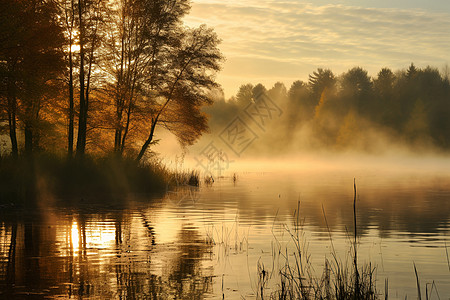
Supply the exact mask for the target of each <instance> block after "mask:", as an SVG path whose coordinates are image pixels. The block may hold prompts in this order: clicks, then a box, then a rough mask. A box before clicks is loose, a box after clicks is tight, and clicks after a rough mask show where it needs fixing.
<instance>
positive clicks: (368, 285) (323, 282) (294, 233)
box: [257, 182, 380, 300]
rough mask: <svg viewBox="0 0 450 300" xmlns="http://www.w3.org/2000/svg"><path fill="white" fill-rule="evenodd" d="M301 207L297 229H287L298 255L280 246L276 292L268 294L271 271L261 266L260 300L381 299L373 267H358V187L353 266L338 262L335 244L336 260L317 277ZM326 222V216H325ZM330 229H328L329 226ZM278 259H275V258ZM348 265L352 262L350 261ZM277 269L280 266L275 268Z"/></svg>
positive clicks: (296, 218)
mask: <svg viewBox="0 0 450 300" xmlns="http://www.w3.org/2000/svg"><path fill="white" fill-rule="evenodd" d="M299 211H300V205H299V207H298V209H297V210H296V213H295V216H294V220H295V224H294V225H295V226H294V228H293V229H290V228H288V227H285V228H286V231H287V233H288V234H289V237H290V239H291V241H292V243H293V245H294V252H293V254H292V255H289V250H288V249H287V247H286V248H283V247H281V245H278V249H276V251H277V254H278V255H277V257H278V258H281V264H280V265H279V266H280V267H279V269H278V270H276V271H273V272H278V274H277V275H278V277H279V282H278V284H277V287H276V289H275V290H274V291H271V292H270V293H267V294H266V293H265V291H266V288H265V287H266V286H267V278H268V276H269V275H268V271H267V270H265V268H264V265H262V264H260V263H258V288H257V297H258V298H259V299H266V298H268V299H303V300H309V299H336V300H356V299H364V300H372V299H379V297H380V294H378V292H377V289H376V285H375V270H376V269H375V267H374V266H373V265H372V264H371V263H368V264H365V265H362V266H359V265H358V260H357V258H358V250H357V224H356V219H357V218H356V212H357V209H356V183H355V182H354V199H353V213H354V218H353V220H354V226H355V228H354V233H353V235H354V236H353V241H352V246H351V247H352V251H350V253H351V261H352V264H351V265H349V264H348V263H347V262H343V261H342V260H341V259H339V258H338V255H337V254H336V251H335V250H334V246H333V241H332V240H331V235H330V241H331V246H332V247H331V248H332V253H331V254H332V259H331V260H329V259H327V258H325V263H324V267H323V271H322V274H321V275H319V276H317V275H316V274H317V273H316V272H315V271H314V268H313V266H312V262H311V258H310V255H309V254H308V252H307V244H306V241H305V240H304V239H303V235H302V231H301V227H300V226H299V221H298V220H299ZM324 218H325V222H326V223H327V221H326V215H325V213H324ZM327 227H328V225H327ZM274 259H276V258H275V256H274ZM347 261H348V260H347ZM274 265H276V264H274Z"/></svg>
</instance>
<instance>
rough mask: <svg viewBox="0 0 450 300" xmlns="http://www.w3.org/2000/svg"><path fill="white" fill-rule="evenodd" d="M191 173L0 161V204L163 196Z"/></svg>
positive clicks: (98, 160)
mask: <svg viewBox="0 0 450 300" xmlns="http://www.w3.org/2000/svg"><path fill="white" fill-rule="evenodd" d="M193 176H194V177H195V176H196V174H195V173H193V172H179V173H175V172H173V171H171V170H169V169H167V168H166V167H165V166H164V165H163V164H161V163H159V162H149V163H145V164H142V163H140V164H138V163H136V162H135V161H134V160H131V159H125V158H117V157H113V156H109V157H86V158H84V159H82V160H79V159H66V158H60V157H55V156H49V155H42V156H36V157H33V158H18V159H14V158H11V157H2V158H0V202H1V203H13V204H32V203H33V202H37V201H38V199H41V198H42V197H49V195H51V196H52V197H55V198H61V197H86V196H89V197H91V196H95V197H99V196H106V197H110V196H117V195H119V196H121V195H124V194H127V193H141V194H142V193H144V194H154V193H162V192H164V191H166V190H167V188H168V187H169V188H170V186H171V185H174V184H188V183H189V182H192V180H193V179H192V177H193Z"/></svg>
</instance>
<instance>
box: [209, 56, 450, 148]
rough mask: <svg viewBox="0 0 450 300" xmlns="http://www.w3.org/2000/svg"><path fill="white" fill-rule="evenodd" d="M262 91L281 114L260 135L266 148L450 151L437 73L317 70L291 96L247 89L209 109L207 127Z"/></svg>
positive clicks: (442, 83) (446, 94)
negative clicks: (399, 147)
mask: <svg viewBox="0 0 450 300" xmlns="http://www.w3.org/2000/svg"><path fill="white" fill-rule="evenodd" d="M444 73H445V72H444ZM261 91H264V92H266V93H267V95H269V96H270V98H271V99H272V100H273V101H274V102H275V103H276V104H277V105H278V106H279V107H281V108H282V110H283V112H284V114H283V116H282V118H281V119H280V120H277V121H274V122H272V123H271V127H272V128H273V129H274V130H268V132H266V133H264V134H263V135H261V136H262V138H264V136H265V138H266V139H267V141H266V142H269V143H270V144H271V149H274V148H276V149H288V148H286V147H288V146H291V148H292V149H293V150H295V149H296V148H299V147H302V148H308V149H310V150H311V149H317V148H320V147H325V148H327V149H334V150H344V149H357V150H363V151H369V152H379V151H383V150H384V149H383V147H389V145H390V144H392V145H393V144H397V145H400V144H402V145H407V146H408V147H409V148H411V149H415V150H418V151H422V150H425V149H430V147H431V148H433V150H438V149H441V150H448V149H450V83H449V78H448V74H442V73H441V72H439V70H438V69H436V68H432V67H426V68H423V69H421V68H417V67H416V66H414V64H411V65H410V66H409V67H408V68H407V69H404V70H398V71H392V70H391V69H389V68H383V69H381V70H380V71H379V72H378V74H377V75H376V77H370V76H369V75H368V73H367V71H366V70H364V69H363V68H361V67H355V68H352V69H350V70H348V71H347V72H345V73H343V74H341V75H339V76H337V75H335V74H334V73H333V72H332V71H331V70H329V69H317V70H316V71H314V72H313V73H312V74H310V75H309V80H308V82H304V81H295V82H294V83H293V84H292V85H291V87H290V88H289V90H287V89H286V87H285V86H284V84H282V83H276V84H275V85H274V86H273V87H272V88H271V89H269V90H267V89H266V88H265V87H264V86H263V85H262V84H258V85H256V86H254V85H252V84H245V85H242V86H241V87H240V89H239V91H238V93H237V94H236V95H235V96H233V97H232V98H231V99H229V100H228V101H224V100H222V101H219V102H217V103H216V104H215V105H214V106H213V107H211V108H208V110H207V111H208V113H209V114H211V115H212V118H211V126H212V127H213V128H217V129H218V130H220V129H221V128H223V127H224V126H226V123H227V122H229V121H230V120H231V119H232V117H233V116H235V115H237V114H238V113H239V112H241V111H242V110H243V109H244V108H245V107H246V106H247V105H248V104H249V103H251V102H252V101H254V99H255V98H254V97H256V95H258V94H259V93H260V92H261ZM220 112H222V113H220ZM255 144H256V143H255ZM255 147H257V148H258V147H259V148H261V149H262V148H263V147H262V146H261V145H259V146H257V145H256V146H255Z"/></svg>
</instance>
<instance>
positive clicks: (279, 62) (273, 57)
mask: <svg viewBox="0 0 450 300" xmlns="http://www.w3.org/2000/svg"><path fill="white" fill-rule="evenodd" d="M323 2H325V1H321V3H323ZM343 2H345V1H340V3H343ZM353 2H355V1H353ZM186 21H187V22H188V23H189V24H199V23H206V24H208V25H210V26H212V27H214V28H215V29H216V31H217V32H218V34H219V36H220V37H221V38H222V39H223V44H222V47H221V48H222V50H223V53H224V54H225V56H226V57H227V62H226V63H225V66H224V67H225V68H224V70H223V72H222V74H221V75H220V76H219V81H222V83H223V85H224V87H225V89H226V91H227V94H230V93H234V92H235V90H236V89H237V86H233V85H235V83H233V85H232V83H231V78H233V76H236V77H240V78H242V77H244V78H248V80H247V81H248V82H253V81H255V80H256V79H258V80H260V81H262V82H269V81H271V82H274V81H277V80H284V81H289V80H295V79H307V75H308V74H309V73H310V72H312V71H313V70H314V69H315V68H317V67H329V68H331V69H332V70H333V71H335V72H337V73H339V72H343V71H345V70H347V69H349V68H351V67H353V66H355V65H360V66H362V67H364V68H367V69H368V70H369V72H370V73H372V74H374V73H375V72H377V71H378V70H379V69H381V68H382V67H384V66H388V67H392V68H403V67H407V66H408V65H409V64H410V63H411V62H414V63H416V64H417V65H419V66H425V65H429V64H430V65H433V66H437V67H441V66H443V65H444V64H445V63H447V62H448V60H449V56H450V54H449V51H448V49H450V13H449V12H445V10H444V11H443V12H436V11H435V10H433V11H427V10H425V9H422V8H421V9H418V8H368V7H360V6H356V5H347V4H322V5H319V4H310V3H304V2H299V1H289V0H286V1H268V0H266V1H239V2H238V1H225V0H224V1H214V0H210V1H208V0H203V1H197V2H194V3H193V8H192V12H191V14H190V15H189V17H187V19H186ZM243 74H245V76H244V75H243ZM235 81H236V80H233V82H235ZM242 83H244V82H242Z"/></svg>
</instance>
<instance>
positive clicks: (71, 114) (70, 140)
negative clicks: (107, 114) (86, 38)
mask: <svg viewBox="0 0 450 300" xmlns="http://www.w3.org/2000/svg"><path fill="white" fill-rule="evenodd" d="M69 47H70V50H69V132H68V136H67V138H68V141H67V142H68V145H67V154H68V156H69V157H70V158H71V157H72V156H73V122H74V103H73V59H72V32H70V38H69Z"/></svg>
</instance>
